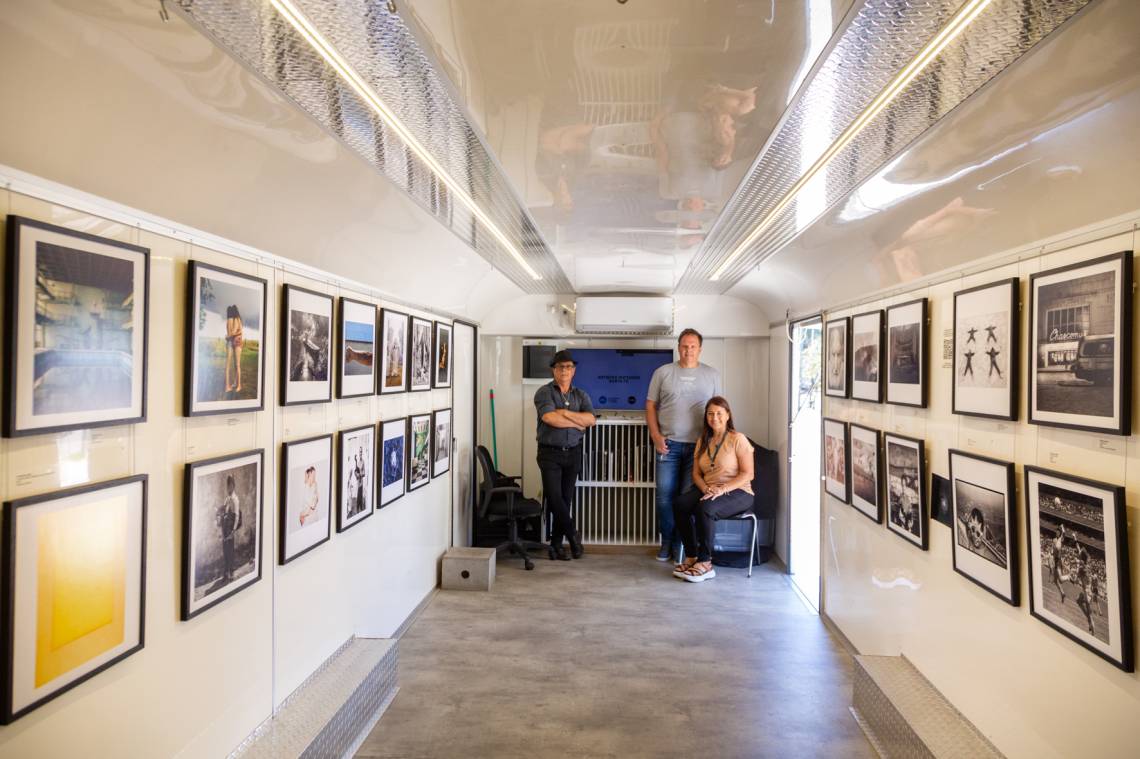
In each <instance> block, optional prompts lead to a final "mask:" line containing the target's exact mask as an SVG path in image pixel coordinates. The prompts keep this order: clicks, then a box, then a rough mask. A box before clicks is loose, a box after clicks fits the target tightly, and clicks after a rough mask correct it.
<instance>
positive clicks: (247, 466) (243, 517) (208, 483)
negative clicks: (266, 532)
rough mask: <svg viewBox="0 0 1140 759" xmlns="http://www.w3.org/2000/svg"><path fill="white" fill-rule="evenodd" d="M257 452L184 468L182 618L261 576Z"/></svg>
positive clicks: (259, 462)
mask: <svg viewBox="0 0 1140 759" xmlns="http://www.w3.org/2000/svg"><path fill="white" fill-rule="evenodd" d="M262 463H263V454H262V452H261V451H251V452H249V453H243V454H238V455H236V456H226V457H224V458H220V459H212V460H210V461H204V462H198V463H194V464H190V465H188V467H187V492H186V498H187V504H186V508H187V510H188V511H187V514H186V518H187V522H186V525H185V527H186V529H187V533H186V534H187V538H188V540H187V541H186V542H187V546H186V547H187V556H186V559H185V565H186V567H187V568H188V569H189V577H188V578H187V585H188V587H187V588H185V591H188V592H186V595H185V596H184V598H183V619H189V618H190V617H192V616H194V615H195V614H197V613H199V612H200V611H203V610H204V609H205V608H206V607H208V606H212V605H213V604H214V603H216V602H218V601H220V600H221V599H222V598H225V597H227V596H229V595H231V594H232V593H235V592H237V591H238V590H240V589H241V588H243V587H245V586H246V585H249V584H251V583H253V582H256V581H257V580H258V578H259V577H260V575H261V550H260V547H261V477H262Z"/></svg>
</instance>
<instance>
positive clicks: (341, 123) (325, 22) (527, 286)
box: [176, 0, 572, 293]
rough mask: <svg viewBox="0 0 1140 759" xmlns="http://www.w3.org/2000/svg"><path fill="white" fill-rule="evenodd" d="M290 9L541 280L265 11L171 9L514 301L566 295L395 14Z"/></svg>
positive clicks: (239, 6) (506, 187) (204, 1)
mask: <svg viewBox="0 0 1140 759" xmlns="http://www.w3.org/2000/svg"><path fill="white" fill-rule="evenodd" d="M300 5H301V7H302V8H303V10H304V12H305V14H306V17H307V18H308V19H309V21H311V22H312V23H313V24H314V26H316V27H317V28H318V29H319V31H320V33H321V34H322V35H323V36H324V37H325V38H327V39H329V40H330V41H332V42H333V43H334V44H335V45H336V50H337V52H338V53H339V54H340V55H341V56H343V57H344V58H345V59H346V60H348V61H350V62H351V64H352V67H353V68H354V69H355V70H356V71H357V72H358V73H359V74H360V75H361V76H362V78H363V79H364V80H365V81H366V82H367V84H368V85H369V86H370V87H371V89H373V90H374V91H375V92H376V93H377V94H379V95H380V96H381V97H382V98H383V101H384V104H385V105H386V106H388V107H389V108H390V109H391V110H392V111H393V112H394V113H395V114H396V115H397V116H398V117H399V119H400V120H401V122H402V123H403V124H404V125H405V127H407V129H408V130H409V132H410V133H411V134H413V135H415V138H416V140H417V141H418V142H420V143H421V144H422V145H424V146H425V147H426V148H427V149H428V151H429V152H430V154H431V156H432V158H433V159H434V160H435V161H437V162H438V163H439V164H440V165H442V166H443V167H444V168H445V169H447V170H448V173H449V174H450V175H451V176H452V177H453V178H455V179H456V180H457V181H458V182H460V183H461V184H463V185H465V189H466V191H467V194H468V195H470V196H471V197H473V198H474V199H475V201H476V204H477V206H478V207H479V209H480V210H481V212H482V213H484V214H486V215H487V216H488V217H490V219H491V220H492V221H493V222H494V225H495V226H496V227H497V228H498V229H499V230H501V232H502V233H503V234H504V235H505V236H506V237H507V238H508V239H509V240H510V241H512V242H513V243H514V246H515V248H516V249H517V250H518V251H519V252H520V254H521V255H522V256H523V257H524V258H525V261H526V263H527V264H528V265H529V266H530V267H531V268H532V269H534V270H535V271H536V272H538V274H539V275H540V276H541V279H535V278H534V277H533V276H531V275H530V274H529V273H528V272H527V271H526V269H525V268H524V267H523V266H521V265H520V264H519V263H518V262H517V261H516V260H515V258H514V257H513V256H512V255H511V254H510V253H509V252H508V251H507V249H506V248H505V247H504V246H503V245H502V244H500V242H499V241H497V240H496V239H495V237H494V235H493V234H492V233H491V232H489V231H488V230H487V228H486V227H484V226H482V225H481V224H480V223H479V222H478V220H477V219H476V218H475V217H474V215H473V214H472V213H471V212H470V211H469V210H468V209H467V208H466V207H465V206H464V205H463V204H462V203H461V202H459V201H458V200H457V199H456V198H455V197H454V196H453V193H450V192H448V190H447V187H446V185H445V184H444V183H443V182H441V181H440V180H438V179H437V178H436V176H435V175H434V174H433V172H432V171H431V170H430V169H429V168H428V167H427V166H426V165H425V164H424V162H423V161H421V160H420V159H419V158H418V157H416V156H415V155H414V153H413V152H412V150H411V149H409V148H408V147H407V145H406V144H405V143H404V142H403V141H402V140H401V139H400V138H399V137H398V136H397V135H396V133H395V132H394V130H393V129H391V128H389V127H387V126H386V125H385V124H384V123H383V121H382V120H381V119H380V118H379V117H378V116H376V115H375V114H374V112H373V110H372V108H371V107H370V106H368V105H366V104H365V102H364V101H363V100H362V99H361V98H360V96H358V95H357V94H356V92H354V91H353V90H352V88H351V87H349V86H348V85H347V84H345V83H344V81H342V80H341V79H340V77H338V76H337V74H336V73H335V72H334V71H333V69H332V68H331V67H330V66H329V65H328V64H327V63H325V61H324V60H322V59H321V57H320V56H319V55H318V54H317V53H316V52H315V51H314V50H313V49H312V48H311V47H309V45H308V43H307V42H306V41H305V40H304V39H303V38H302V37H301V36H300V35H299V34H298V33H297V32H296V31H295V30H294V29H293V28H292V27H291V26H290V25H289V22H287V21H286V20H285V19H284V18H282V17H281V16H280V15H278V13H277V11H275V10H274V9H273V7H272V6H271V5H269V4H268V3H260V2H256V1H255V0H242V1H240V2H227V1H226V0H180V2H179V3H178V4H177V6H176V7H177V9H178V10H179V11H180V12H181V14H182V15H183V16H184V17H185V18H186V19H187V20H188V21H190V22H191V24H192V25H193V26H194V27H195V28H197V29H198V30H199V31H200V32H202V33H203V34H204V35H205V36H207V37H208V38H210V39H211V40H212V41H213V42H214V43H215V44H217V45H218V46H219V47H220V48H222V49H223V50H225V51H226V52H227V53H228V54H229V55H230V56H231V57H233V58H234V59H235V60H237V61H238V62H239V63H241V64H242V65H243V66H245V67H246V68H247V69H248V70H250V71H251V72H252V73H253V74H254V75H256V76H258V77H259V78H261V79H262V80H263V81H265V82H266V83H267V84H268V85H269V86H270V87H271V88H273V89H274V90H275V91H277V92H279V93H280V94H282V95H283V96H284V97H286V98H287V99H289V100H290V101H292V102H293V103H295V104H296V105H297V106H298V107H299V108H301V110H303V111H304V112H306V113H307V114H308V115H309V117H310V118H312V119H313V120H314V121H315V122H316V123H318V124H319V125H320V126H321V127H322V128H324V129H325V130H326V131H327V132H328V133H330V134H331V135H332V136H333V137H334V138H336V139H337V140H339V141H340V142H342V143H343V144H344V145H346V146H347V147H348V148H349V149H350V150H352V151H353V152H354V153H356V154H357V155H359V156H360V157H361V158H363V159H364V160H365V161H366V162H368V163H369V164H371V165H372V166H373V167H374V168H376V169H377V170H378V171H379V172H380V173H381V174H383V175H384V176H385V177H386V178H387V179H389V180H390V181H391V182H393V183H394V184H395V185H396V186H397V187H399V188H400V189H402V190H403V191H405V192H406V193H407V194H408V195H409V196H410V197H411V198H412V199H413V200H415V201H416V202H417V203H418V204H419V205H420V206H422V207H423V208H424V209H425V210H427V211H428V212H429V213H430V214H431V215H432V216H433V217H434V218H435V219H436V220H437V221H439V222H440V223H441V224H443V225H444V226H445V227H447V228H449V229H450V230H451V231H453V232H454V233H455V234H456V235H457V236H458V237H459V238H460V239H461V240H463V241H464V243H466V244H467V245H468V246H470V247H471V248H472V249H473V250H475V251H476V252H477V253H479V255H480V256H482V257H483V258H484V259H485V260H487V261H488V262H489V263H490V264H491V266H492V267H493V268H494V269H496V270H498V271H499V272H500V273H502V274H503V275H504V276H506V277H507V278H508V279H509V280H510V281H511V282H513V283H514V284H515V285H517V286H518V287H519V288H520V289H522V290H523V291H524V292H531V293H542V292H546V293H550V292H566V291H569V290H571V289H572V288H571V286H570V282H569V280H568V279H567V278H566V275H565V273H564V272H563V271H562V269H561V266H560V265H559V263H558V261H557V259H555V257H554V256H553V254H552V253H551V252H550V250H549V248H548V247H547V245H546V243H545V241H544V240H543V239H542V236H541V234H540V233H539V232H538V231H537V229H536V227H535V225H534V223H533V221H532V220H531V218H530V216H529V214H528V212H527V211H526V209H525V208H524V207H523V206H522V204H521V203H520V202H519V201H518V198H517V197H516V196H515V194H514V191H513V189H512V188H511V186H510V184H509V182H508V181H507V180H506V178H505V177H504V176H503V175H502V172H501V170H500V169H499V168H498V167H497V165H496V164H495V162H494V161H492V160H490V158H489V156H488V152H487V149H486V148H485V146H484V145H483V143H482V141H481V139H480V136H479V135H478V133H476V131H475V130H474V129H473V128H472V126H471V124H470V123H469V121H468V119H467V117H466V116H465V114H464V113H463V111H462V108H461V107H460V106H459V105H458V104H457V103H456V102H455V101H454V98H453V97H452V96H451V94H450V92H449V88H448V87H447V86H446V85H445V83H444V82H443V81H442V79H441V78H440V76H439V75H438V74H437V73H436V72H435V71H434V70H433V69H432V67H431V63H430V60H429V59H428V57H427V56H426V55H425V54H424V52H423V50H422V49H421V48H420V47H419V45H418V43H417V42H416V40H415V38H414V36H413V34H412V32H411V30H410V29H409V28H408V27H407V26H406V25H405V24H404V23H403V21H402V19H401V18H400V17H399V15H398V14H393V13H391V12H390V11H389V10H388V4H387V3H386V2H383V0H353V2H347V3H337V4H333V3H301V4H300Z"/></svg>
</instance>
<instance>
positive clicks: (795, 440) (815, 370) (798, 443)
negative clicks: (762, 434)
mask: <svg viewBox="0 0 1140 759" xmlns="http://www.w3.org/2000/svg"><path fill="white" fill-rule="evenodd" d="M791 339H792V344H791V361H790V362H789V366H790V370H791V377H790V382H789V384H788V420H789V424H788V438H789V439H788V450H789V451H790V455H789V462H788V485H789V493H790V496H789V512H790V514H791V519H790V520H789V521H790V525H789V530H790V533H791V534H790V537H789V541H788V542H789V545H788V554H789V556H788V558H789V562H788V571H789V572H790V573H791V576H792V582H793V583H795V585H796V587H797V588H798V589H799V591H800V592H801V593H802V594H803V595H804V597H805V598H807V600H808V602H809V603H811V605H812V607H813V608H815V609H817V610H818V609H819V593H820V588H819V520H820V510H819V509H820V503H819V499H820V496H819V471H820V470H819V455H820V453H819V451H820V445H821V439H820V438H821V434H822V433H821V429H822V423H823V422H822V414H823V408H822V401H823V397H822V392H821V390H822V388H821V383H822V381H823V321H822V319H821V318H820V317H818V316H813V317H811V318H809V319H804V320H802V321H798V322H792V324H791Z"/></svg>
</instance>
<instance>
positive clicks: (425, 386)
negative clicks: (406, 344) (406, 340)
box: [408, 316, 432, 392]
mask: <svg viewBox="0 0 1140 759" xmlns="http://www.w3.org/2000/svg"><path fill="white" fill-rule="evenodd" d="M431 332H432V323H431V322H430V321H428V320H427V319H421V318H419V317H418V316H413V317H412V334H411V354H410V358H409V359H408V363H409V364H410V367H409V371H410V372H411V376H410V377H409V379H408V389H409V390H411V391H412V392H418V391H420V390H431V380H432V363H431V355H432V346H431Z"/></svg>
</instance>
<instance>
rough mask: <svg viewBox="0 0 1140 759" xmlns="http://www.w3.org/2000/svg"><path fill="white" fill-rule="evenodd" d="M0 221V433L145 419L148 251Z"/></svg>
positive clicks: (27, 222) (18, 219)
mask: <svg viewBox="0 0 1140 759" xmlns="http://www.w3.org/2000/svg"><path fill="white" fill-rule="evenodd" d="M7 223H8V246H7V247H8V253H7V255H8V260H7V263H8V270H7V280H8V281H7V285H8V286H7V293H6V295H7V298H8V306H7V319H6V320H5V329H4V352H5V354H6V355H7V356H8V357H9V360H8V367H9V371H8V377H7V380H8V381H7V382H6V383H5V387H4V394H5V402H4V434H5V435H6V436H8V437H16V436H20V435H38V434H42V433H46V432H62V431H64V430H74V429H83V428H88V427H105V426H107V425H117V424H136V423H139V422H144V421H146V370H147V365H146V361H147V316H148V308H149V304H150V298H149V292H150V291H149V285H148V280H149V277H150V250H149V249H147V248H143V247H140V246H138V245H132V244H130V243H126V242H121V241H119V240H111V239H108V238H105V237H97V236H96V235H92V234H87V233H85V232H77V231H74V230H71V229H66V228H64V227H59V226H56V225H54V224H46V223H44V222H42V221H35V220H33V219H27V218H24V217H22V216H9V217H8V220H7Z"/></svg>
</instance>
